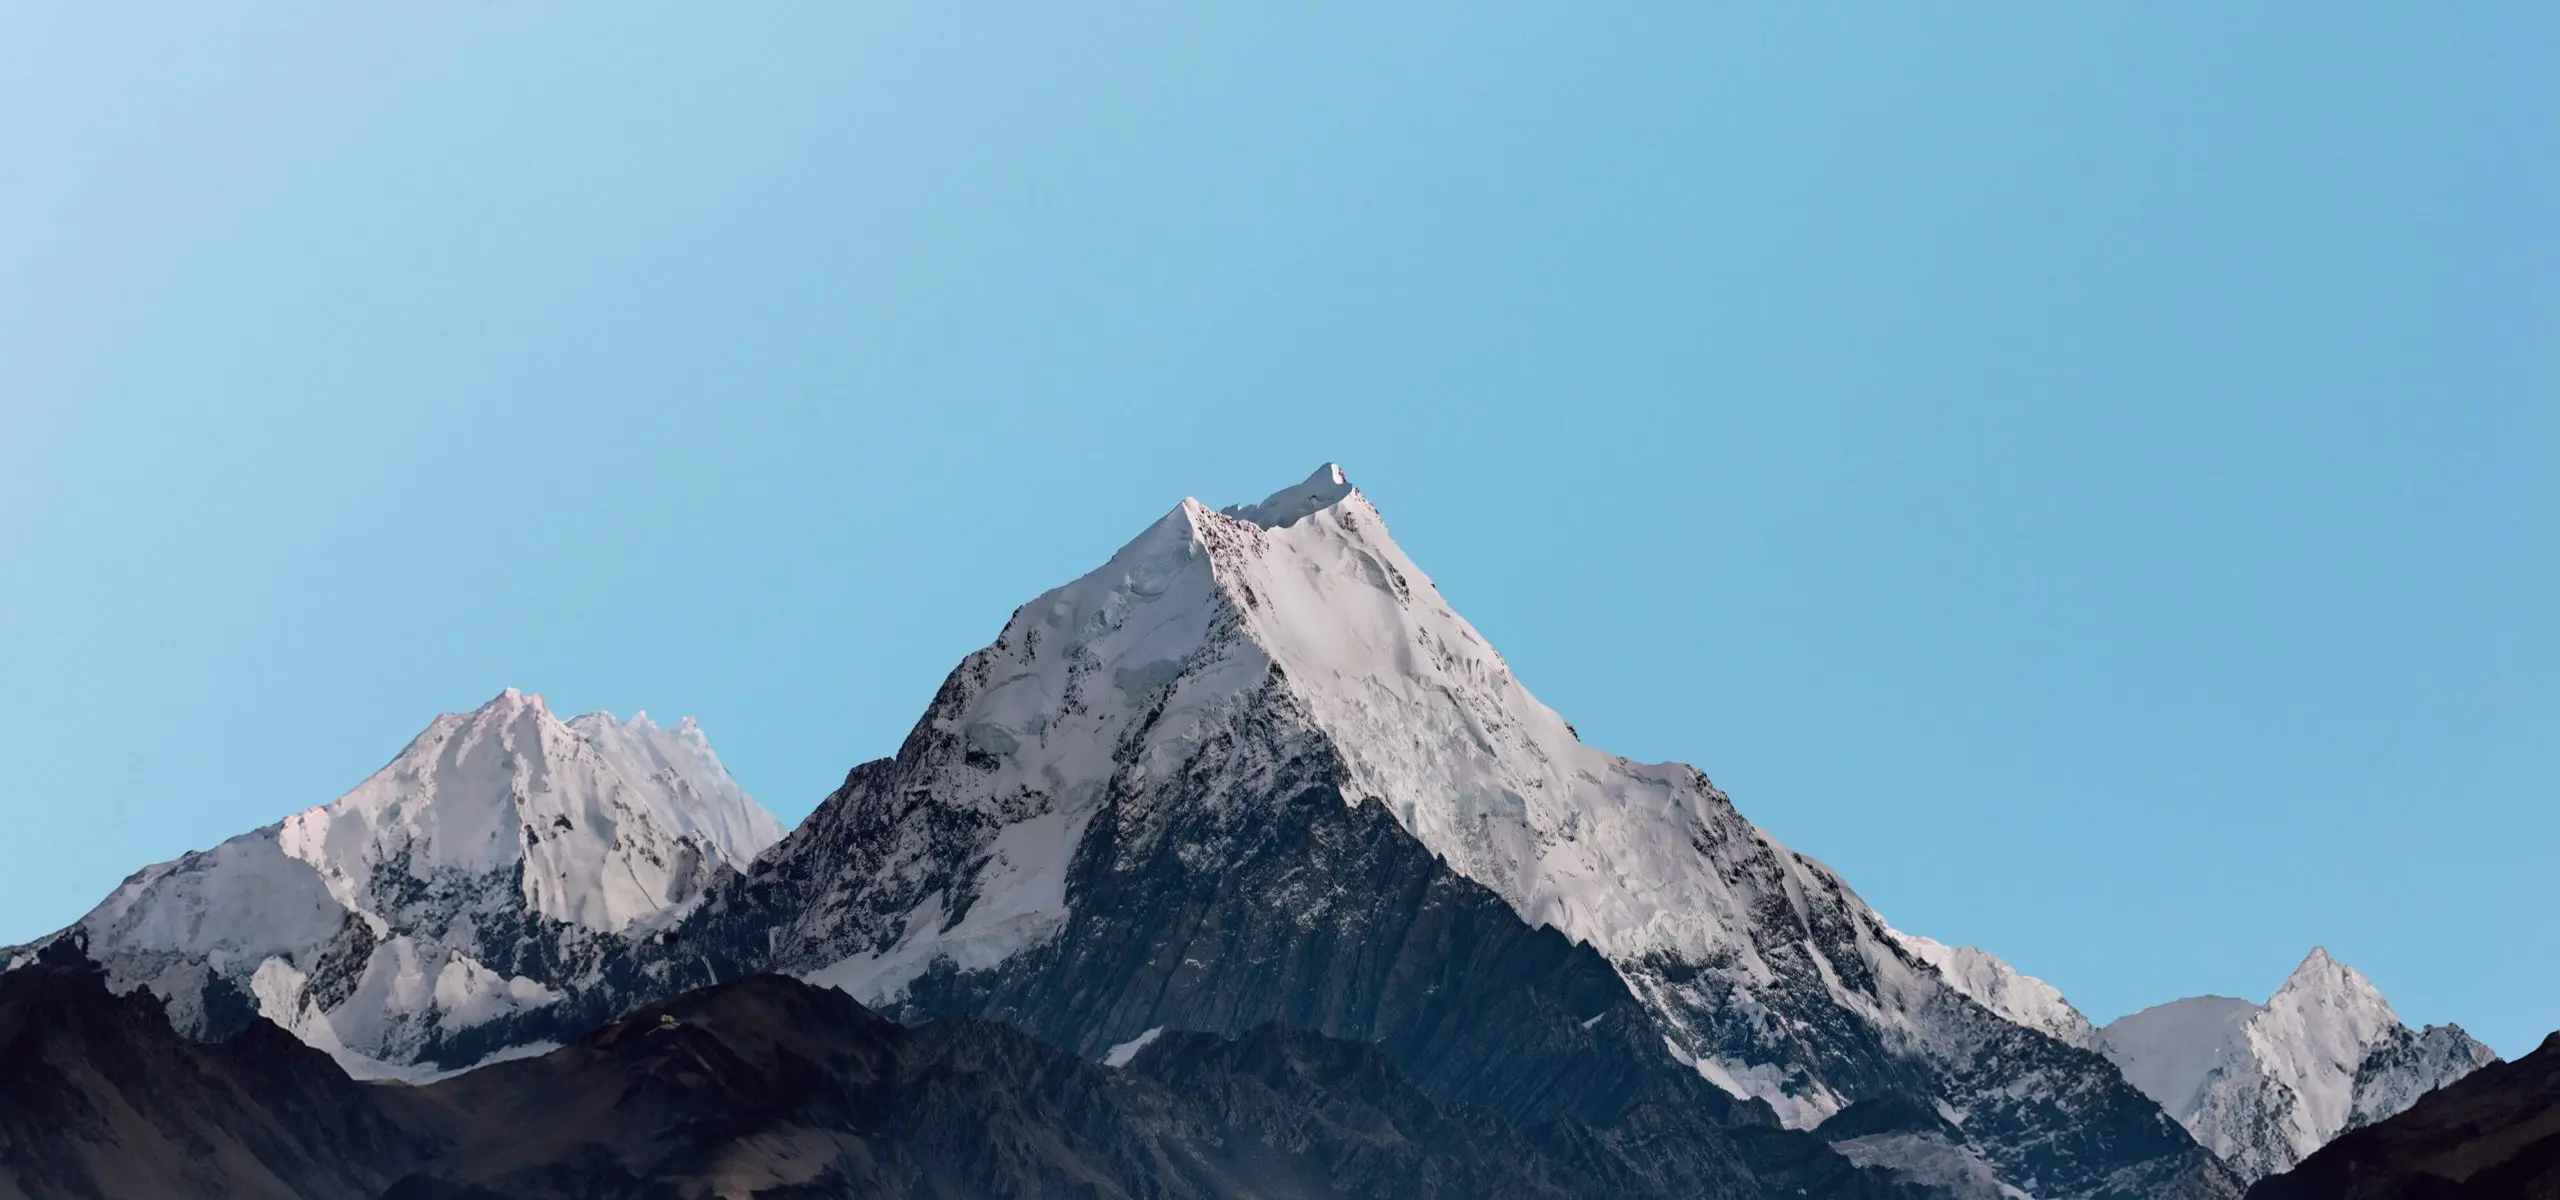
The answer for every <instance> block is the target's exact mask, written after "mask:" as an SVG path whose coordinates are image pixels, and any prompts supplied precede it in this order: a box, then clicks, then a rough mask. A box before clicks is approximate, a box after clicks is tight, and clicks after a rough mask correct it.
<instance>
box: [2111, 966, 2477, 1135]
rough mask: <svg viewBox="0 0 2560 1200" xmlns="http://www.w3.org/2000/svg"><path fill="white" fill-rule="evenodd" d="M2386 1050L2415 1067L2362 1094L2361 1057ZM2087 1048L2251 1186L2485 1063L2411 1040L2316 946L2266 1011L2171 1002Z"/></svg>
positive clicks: (2432, 1039)
mask: <svg viewBox="0 0 2560 1200" xmlns="http://www.w3.org/2000/svg"><path fill="white" fill-rule="evenodd" d="M2393 1042H2406V1043H2409V1044H2410V1045H2411V1047H2412V1049H2413V1053H2412V1054H2411V1055H2410V1057H2411V1058H2412V1060H2413V1061H2411V1062H2409V1063H2405V1064H2399V1065H2397V1066H2396V1067H2395V1068H2394V1069H2391V1070H2385V1071H2381V1072H2378V1073H2372V1074H2368V1075H2366V1076H2365V1077H2364V1078H2363V1079H2362V1086H2361V1089H2360V1087H2359V1072H2360V1070H2361V1069H2362V1068H2363V1067H2364V1066H2365V1064H2366V1062H2367V1060H2368V1059H2369V1058H2371V1057H2372V1056H2373V1055H2374V1054H2375V1052H2376V1051H2377V1050H2378V1049H2380V1048H2382V1047H2384V1046H2386V1045H2387V1044H2390V1043H2393ZM2420 1047H2423V1051H2424V1052H2423V1053H2420V1052H2416V1051H2417V1049H2418V1048H2420ZM2097 1049H2098V1050H2099V1051H2100V1052H2101V1053H2103V1054H2105V1055H2106V1056H2107V1057H2108V1058H2110V1059H2113V1060H2114V1061H2115V1063H2116V1065H2117V1067H2118V1068H2119V1069H2121V1070H2122V1071H2123V1072H2124V1075H2125V1079H2126V1081H2127V1082H2129V1083H2131V1084H2133V1085H2134V1086H2135V1087H2137V1088H2139V1089H2141V1090H2142V1092H2143V1094H2145V1095H2148V1096H2150V1097H2151V1098H2152V1099H2153V1100H2156V1101H2158V1102H2159V1104H2160V1107H2162V1108H2163V1109H2166V1110H2167V1111H2168V1113H2169V1115H2170V1116H2172V1117H2174V1118H2176V1119H2177V1120H2178V1122H2179V1123H2180V1124H2183V1125H2185V1126H2186V1127H2187V1129H2188V1131H2189V1132H2191V1133H2193V1134H2194V1135H2195V1137H2196V1140H2197V1141H2199V1142H2201V1143H2203V1144H2204V1145H2205V1147H2206V1148H2208V1149H2210V1150H2212V1151H2213V1152H2214V1153H2216V1154H2219V1155H2221V1156H2222V1157H2223V1159H2224V1160H2225V1161H2227V1162H2229V1163H2230V1164H2231V1165H2232V1166H2233V1167H2235V1168H2237V1169H2238V1170H2240V1172H2241V1173H2242V1174H2244V1175H2246V1176H2248V1177H2250V1178H2252V1179H2254V1178H2258V1177H2260V1176H2264V1175H2270V1174H2274V1173H2275V1172H2278V1171H2283V1170H2286V1169H2289V1168H2290V1167H2292V1166H2293V1164H2295V1163H2297V1162H2300V1161H2301V1160H2302V1159H2303V1157H2304V1156H2306V1155H2308V1154H2310V1153H2311V1152H2312V1151H2313V1150H2317V1149H2319V1148H2320V1147H2321V1146H2322V1145H2325V1144H2326V1143H2327V1142H2328V1141H2329V1140H2330V1139H2331V1138H2334V1137H2336V1136H2338V1134H2340V1133H2342V1132H2344V1131H2345V1130H2347V1129H2348V1128H2350V1127H2351V1126H2352V1123H2353V1122H2354V1121H2355V1120H2357V1119H2358V1118H2359V1117H2361V1118H2362V1119H2365V1120H2377V1119H2380V1117H2382V1116H2388V1115H2391V1113H2393V1112H2397V1111H2399V1110H2400V1109H2403V1108H2406V1107H2407V1106H2408V1104H2410V1103H2412V1102H2414V1101H2415V1100H2416V1098H2417V1097H2418V1096H2419V1095H2421V1094H2423V1093H2424V1092H2425V1091H2426V1090H2428V1089H2429V1088H2432V1087H2436V1086H2440V1085H2442V1084H2444V1083H2449V1082H2451V1081H2452V1080H2453V1079H2456V1078H2459V1077H2460V1076H2461V1075H2462V1074H2464V1073H2467V1072H2468V1071H2469V1070H2472V1069H2476V1068H2477V1067H2478V1066H2479V1065H2481V1064H2482V1063H2484V1062H2487V1061H2489V1057H2488V1053H2487V1050H2486V1048H2485V1047H2480V1046H2478V1044H2477V1043H2475V1042H2472V1041H2471V1039H2470V1037H2469V1035H2467V1034H2464V1033H2463V1032H2462V1031H2461V1030H2460V1029H2458V1028H2455V1027H2452V1026H2431V1027H2429V1028H2428V1030H2427V1031H2426V1032H2425V1034H2424V1035H2415V1034H2411V1033H2410V1032H2409V1030H2408V1027H2407V1026H2405V1025H2402V1024H2401V1023H2400V1018H2399V1016H2398V1015H2397V1014H2395V1013H2394V1012H2392V1011H2391V1004H2390V1002H2389V1001H2387V1000H2384V999H2383V998H2382V992H2381V989H2379V988H2376V987H2375V986H2374V985H2373V981H2372V980H2370V979H2367V978H2365V976H2364V974H2363V973H2362V972H2359V971H2357V970H2356V969H2355V968H2353V967H2350V966H2348V965H2346V964H2345V963H2342V962H2339V961H2338V960H2337V959H2335V958H2332V957H2330V955H2329V952H2328V951H2327V950H2326V949H2324V948H2322V947H2318V946H2314V947H2312V949H2311V952H2310V953H2309V954H2306V955H2304V956H2303V958H2302V961H2301V963H2300V964H2298V965H2296V966H2295V967H2294V969H2293V972H2292V973H2291V974H2290V975H2287V976H2286V977H2285V981H2284V983H2283V985H2282V986H2280V987H2278V988H2277V989H2276V992H2275V995H2273V996H2271V997H2269V998H2268V1000H2267V1002H2266V1003H2264V1004H2252V1003H2250V1002H2248V1001H2246V1000H2235V999H2231V998H2229V997H2225V996H2198V997H2193V998H2190V999H2186V1000H2175V1001H2171V1002H2169V1003H2167V1004H2162V1005H2157V1006H2155V1007H2152V1008H2146V1009H2144V1010H2142V1011H2141V1012H2138V1013H2134V1014H2131V1015H2129V1016H2125V1017H2120V1018H2118V1019H2117V1020H2115V1021H2113V1022H2111V1023H2109V1024H2108V1025H2107V1027H2106V1028H2104V1029H2102V1030H2100V1031H2099V1033H2098V1043H2097ZM2386 1110H2387V1111H2386Z"/></svg>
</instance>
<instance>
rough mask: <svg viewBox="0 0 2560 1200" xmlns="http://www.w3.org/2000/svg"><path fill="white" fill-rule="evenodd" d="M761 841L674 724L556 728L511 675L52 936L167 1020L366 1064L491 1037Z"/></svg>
mask: <svg viewBox="0 0 2560 1200" xmlns="http://www.w3.org/2000/svg"><path fill="white" fill-rule="evenodd" d="M781 836H782V829H781V826H780V825H779V823H777V822H776V821H775V820H774V819H773V817H772V815H771V814H769V813H767V812H766V811H765V810H764V809H763V808H761V807H759V806H758V805H757V804H756V803H755V801H753V800H752V799H749V798H748V796H747V795H746V793H745V792H743V791H741V790H740V789H739V787H738V785H737V782H736V781H735V780H732V779H731V778H730V777H729V774H728V772H727V771H726V770H724V769H723V768H722V767H721V765H720V760H719V758H718V757H717V756H716V755H714V754H713V753H712V752H711V747H710V744H709V743H708V742H707V741H706V740H705V739H704V738H703V736H702V732H701V730H700V729H699V728H698V727H696V726H695V725H694V723H693V722H692V720H691V719H689V718H688V719H687V720H685V721H684V722H683V723H682V724H680V725H678V726H677V727H676V728H674V729H663V728H660V727H659V726H657V725H656V724H654V723H652V722H650V721H649V720H648V719H647V718H646V717H645V716H639V715H635V716H634V717H632V718H631V719H630V720H628V721H618V720H616V719H614V717H613V716H612V714H610V713H590V714H587V715H585V716H581V717H576V718H573V719H571V720H568V721H562V720H560V719H559V718H557V717H555V716H553V715H552V714H551V712H550V710H549V709H548V708H546V707H545V706H544V705H543V702H542V697H540V696H535V695H526V694H523V693H520V692H518V691H516V690H515V689H513V688H509V689H507V690H506V691H504V692H501V693H499V695H498V696H496V697H495V698H493V699H491V700H490V701H489V702H488V703H486V704H483V705H481V706H480V707H479V708H478V709H476V710H473V711H471V712H468V713H447V714H445V715H443V716H441V717H438V718H436V720H435V721H434V722H433V723H432V724H430V725H428V727H427V728H426V730H425V731H424V732H422V733H420V734H419V735H418V736H417V737H416V738H415V739H414V740H412V741H411V742H410V743H409V745H408V747H407V748H406V749H404V750H402V751H401V752H400V754H399V755H398V756H397V757H395V758H393V759H392V760H391V762H390V763H389V764H388V765H386V766H384V767H383V768H382V769H381V770H379V771H377V772H375V773H374V774H373V776H372V777H371V778H369V779H367V780H365V781H364V782H363V783H361V784H358V785H357V786H356V788H355V789H354V790H353V791H350V792H348V793H347V794H346V795H344V796H342V797H340V798H339V799H337V800H336V801H333V802H331V803H329V804H325V805H321V806H320V807H317V808H312V809H309V810H306V811H303V812H300V813H296V814H295V815H293V816H290V817H287V818H285V819H284V820H283V821H281V822H278V823H277V824H274V825H270V826H267V827H265V828H263V829H259V830H255V831H252V832H250V833H246V834H242V835H241V836H239V837H236V838H233V839H231V840H229V841H227V842H224V843H222V844H221V845H219V846H216V847H214V848H213V849H211V850H207V851H201V852H197V853H191V854H188V855H186V856H185V857H183V858H180V859H177V860H176V861H173V862H166V863H161V864H159V865H157V866H153V867H147V868H145V869H143V870H142V871H140V872H137V873H136V874H135V875H134V876H133V877H132V878H131V879H128V880H126V881H125V883H124V885H123V886H122V887H119V888H117V889H116V891H115V892H114V893H113V894H111V895H109V896H108V897H107V899H106V900H105V902H103V903H101V904H100V905H98V907H97V908H96V909H95V910H93V911H91V912H90V913H89V915H88V916H86V917H83V918H81V920H80V921H79V923H78V924H76V925H74V926H73V927H72V929H70V930H66V931H65V933H66V934H74V935H76V936H77V937H79V938H80V939H82V940H83V941H85V942H86V943H87V945H88V947H89V952H90V953H91V954H92V955H94V956H95V957H96V958H97V959H98V960H99V961H100V962H102V963H103V964H105V966H106V967H107V969H108V972H109V976H110V978H111V979H112V980H113V981H114V983H115V984H116V986H117V987H118V988H120V989H129V988H132V987H137V986H147V987H149V988H150V989H151V990H152V991H153V992H154V993H155V994H157V995H159V996H161V997H162V998H164V1000H165V1001H166V1002H167V1004H168V1007H169V1010H170V1014H171V1017H172V1019H173V1021H174V1022H175V1023H176V1024H177V1025H178V1027H179V1028H180V1029H182V1030H185V1031H187V1032H190V1033H193V1034H195V1035H197V1036H205V1037H212V1036H221V1035H223V1034H226V1033H228V1032H230V1031H231V1030H234V1029H237V1028H240V1027H241V1026H242V1024H243V1023H245V1022H246V1021H247V1020H248V1018H249V1016H250V1015H251V1014H259V1015H264V1016H265V1017H267V1018H268V1019H270V1020H273V1021H274V1022H276V1023H277V1024H279V1025H282V1026H284V1027H285V1028H287V1029H289V1030H291V1031H292V1032H293V1033H294V1034H295V1035H297V1036H299V1037H301V1038H302V1039H303V1040H305V1041H307V1042H309V1043H311V1044H312V1045H314V1046H317V1047H319V1048H321V1049H323V1050H327V1051H330V1052H331V1053H332V1054H335V1055H337V1056H338V1057H339V1059H340V1061H341V1062H343V1063H345V1064H347V1065H348V1066H349V1067H350V1069H352V1070H355V1071H357V1072H358V1073H367V1074H380V1073H386V1072H393V1071H395V1069H396V1068H398V1067H400V1066H403V1065H406V1064H410V1063H415V1062H419V1061H421V1060H428V1061H433V1060H435V1059H437V1058H438V1057H439V1054H440V1052H441V1050H442V1049H443V1048H445V1047H446V1046H447V1044H448V1043H452V1042H454V1041H456V1040H457V1039H459V1040H460V1041H461V1042H463V1043H464V1044H465V1045H466V1046H468V1045H470V1044H474V1043H477V1044H479V1045H480V1046H481V1048H484V1049H494V1048H496V1047H497V1045H498V1044H500V1043H503V1042H505V1041H506V1040H508V1038H507V1037H506V1036H505V1035H504V1034H502V1033H500V1032H498V1031H497V1030H495V1029H491V1028H487V1027H488V1026H490V1025H491V1024H492V1023H493V1022H503V1021H504V1020H506V1019H508V1018H512V1017H516V1016H519V1015H521V1014H524V1013H526V1012H530V1011H534V1010H539V1009H542V1008H544V1007H546V1006H549V1005H552V1004H554V1003H555V1002H557V1001H558V1000H560V999H561V998H562V996H563V995H564V994H565V992H564V989H568V988H573V987H574V986H575V980H576V978H577V977H578V976H579V975H580V974H581V973H582V972H585V971H588V970H592V969H593V968H594V967H595V965H596V963H597V962H598V961H599V960H601V959H604V958H610V957H614V955H613V950H614V948H615V947H616V946H618V945H620V944H622V943H625V942H627V941H630V940H633V939H636V938H638V937H640V936H642V935H644V934H646V933H648V932H649V931H651V930H654V929H657V928H659V927H662V926H664V925H666V924H667V923H669V922H671V921H673V920H674V919H676V918H677V917H679V916H681V915H682V913H683V912H684V911H685V909H686V908H688V907H689V906H690V905H691V904H692V903H694V902H695V901H696V900H698V899H699V898H700V896H701V894H702V892H703V890H704V888H705V887H706V886H707V885H708V884H709V883H710V882H711V881H712V880H713V879H714V878H715V877H716V876H717V875H718V873H719V872H721V871H723V870H732V869H735V868H737V867H741V866H744V865H745V864H746V863H747V862H748V861H749V860H750V859H751V858H753V857H754V855H755V853H756V852H757V851H759V850H762V849H763V848H765V847H766V846H768V845H771V844H772V843H773V842H774V841H776V840H777V839H779V838H780V837H781ZM57 936H62V935H57ZM466 1061H467V1057H466Z"/></svg>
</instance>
